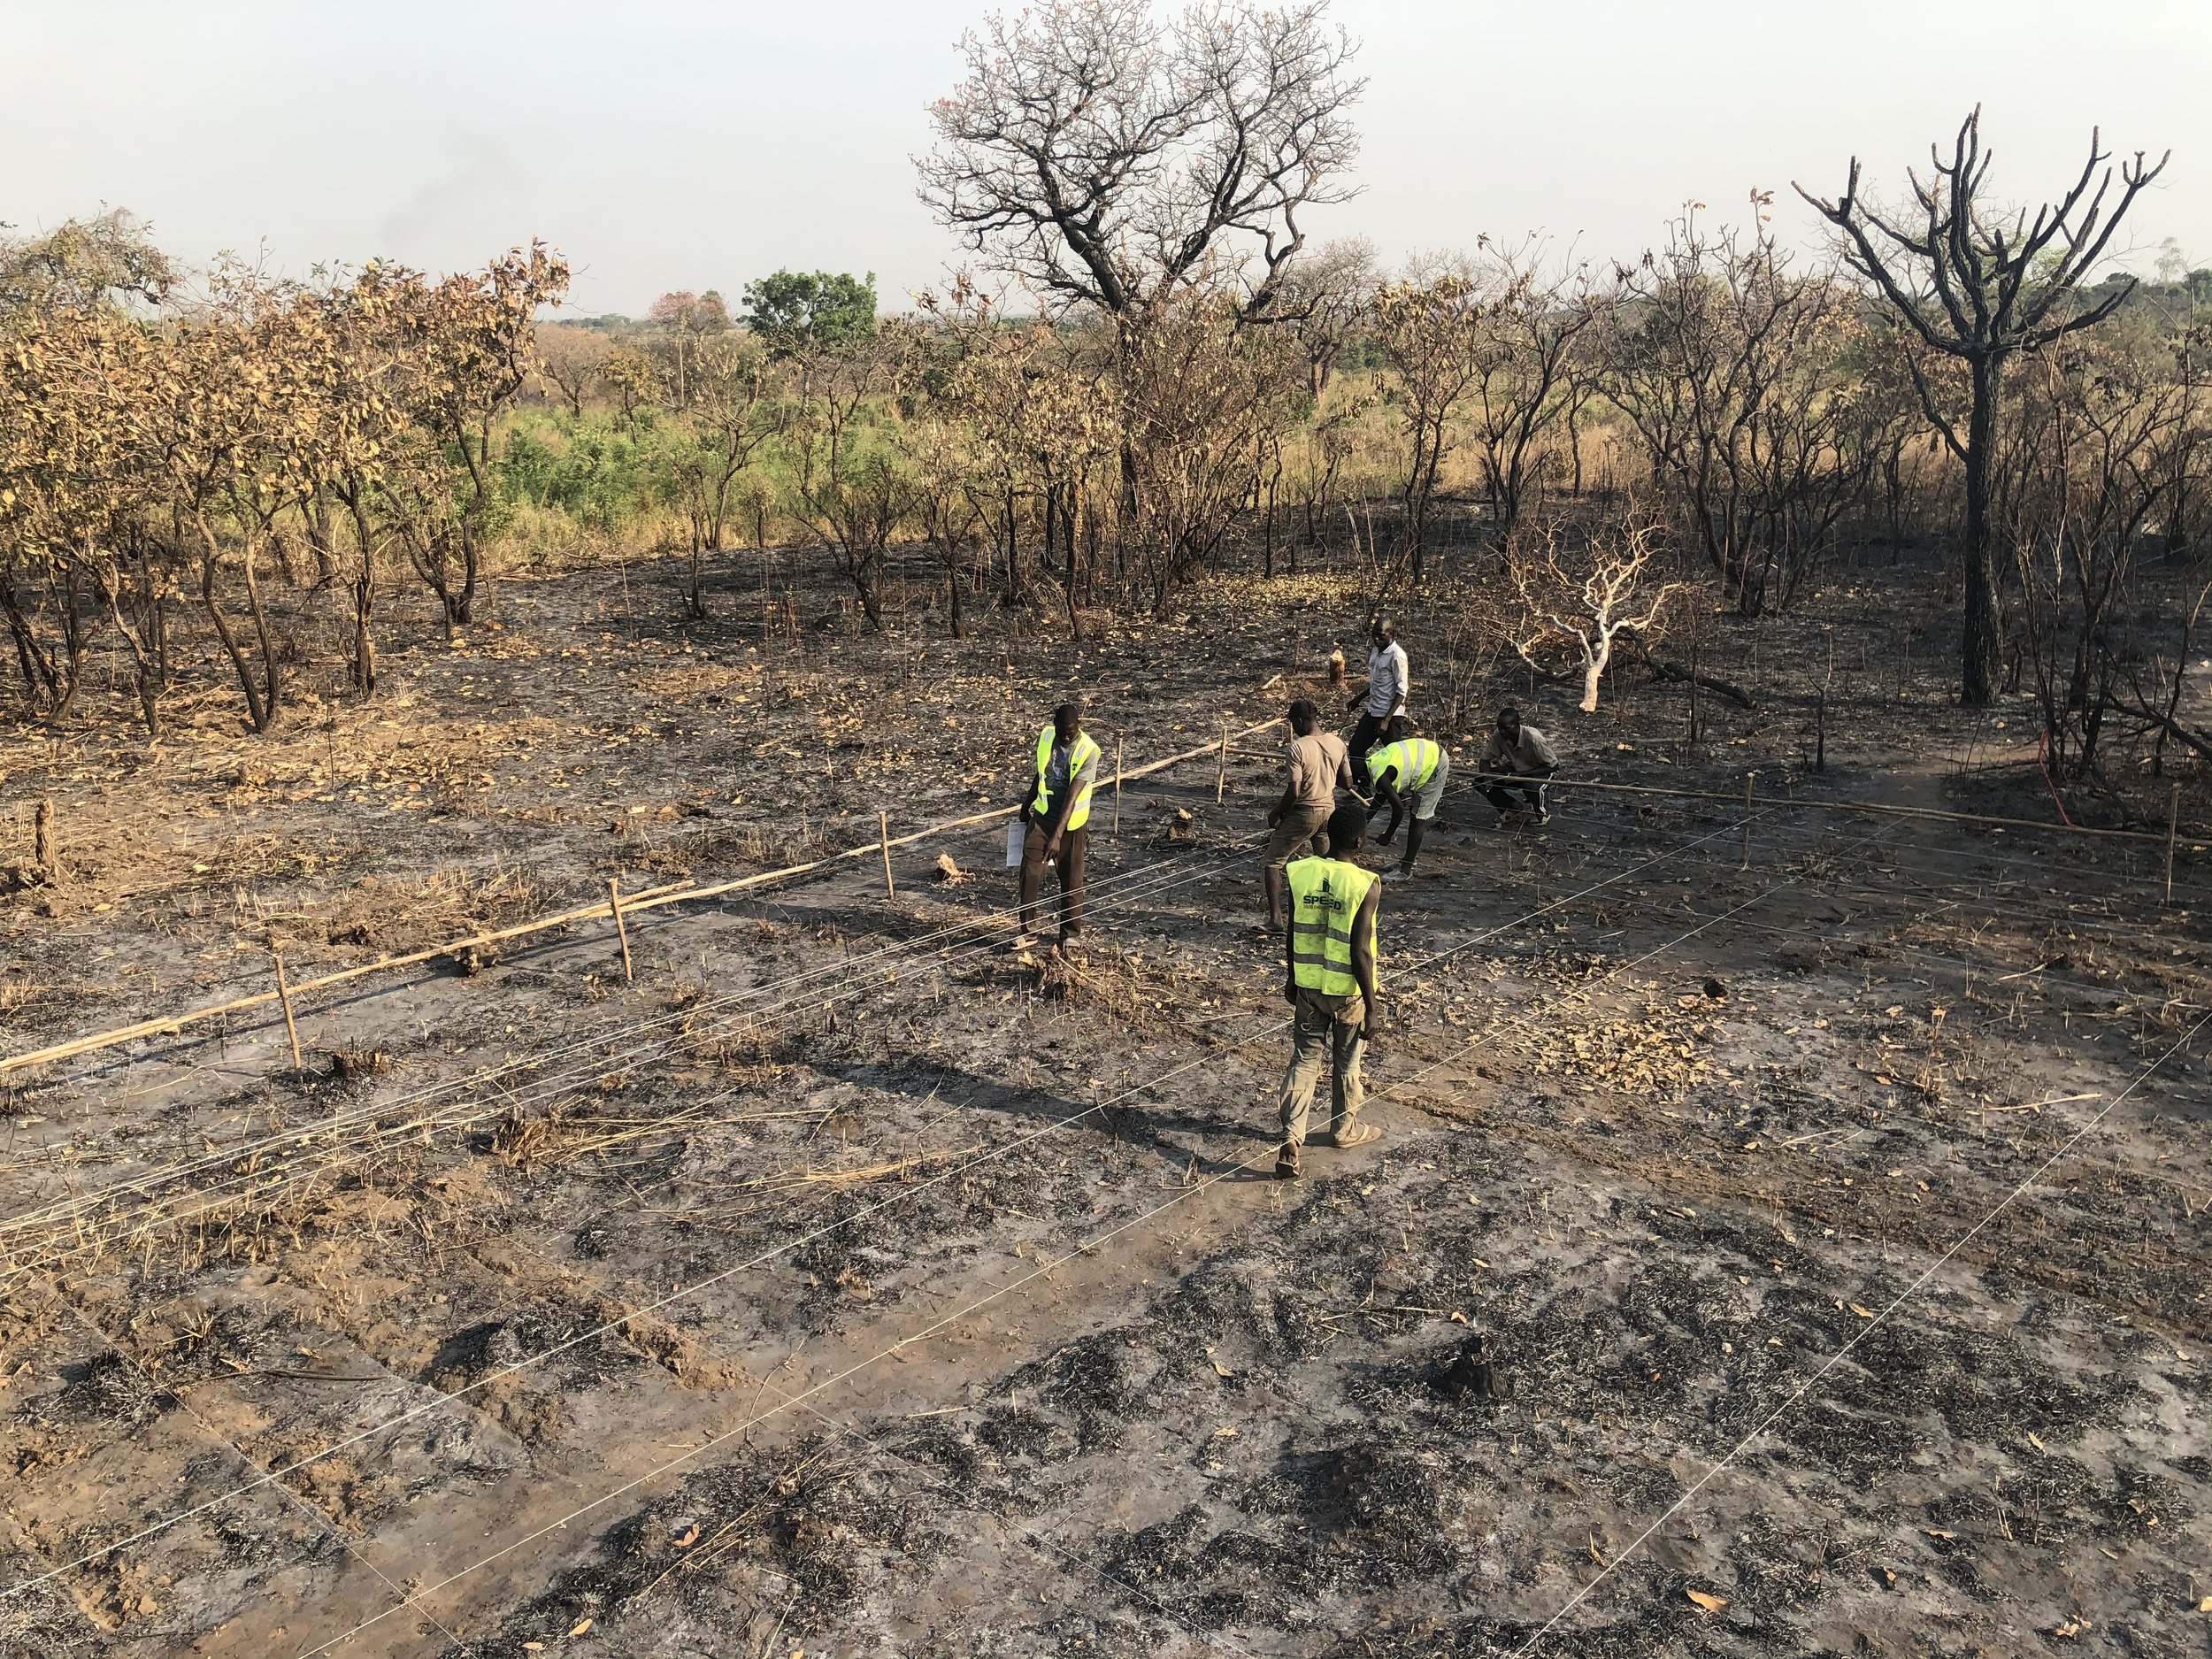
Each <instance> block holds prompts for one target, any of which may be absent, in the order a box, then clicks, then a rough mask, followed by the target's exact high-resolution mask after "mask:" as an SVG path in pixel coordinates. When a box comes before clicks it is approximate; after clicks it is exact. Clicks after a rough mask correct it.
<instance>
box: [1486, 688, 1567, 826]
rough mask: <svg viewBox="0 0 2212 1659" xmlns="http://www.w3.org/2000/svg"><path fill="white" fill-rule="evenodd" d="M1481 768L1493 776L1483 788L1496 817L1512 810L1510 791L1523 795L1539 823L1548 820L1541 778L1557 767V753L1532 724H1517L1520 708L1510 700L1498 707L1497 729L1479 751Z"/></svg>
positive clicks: (1549, 818)
mask: <svg viewBox="0 0 2212 1659" xmlns="http://www.w3.org/2000/svg"><path fill="white" fill-rule="evenodd" d="M1482 769H1483V771H1485V772H1490V773H1494V774H1496V775H1494V776H1493V777H1492V778H1491V779H1490V780H1488V781H1487V783H1486V785H1485V787H1484V788H1483V794H1485V795H1488V796H1489V797H1490V804H1491V805H1492V806H1494V807H1495V808H1497V809H1498V821H1499V822H1500V823H1503V822H1504V821H1505V818H1506V815H1507V814H1508V813H1509V812H1512V811H1514V810H1516V808H1515V806H1514V804H1513V792H1514V791H1515V790H1519V791H1520V792H1521V794H1522V795H1525V797H1526V798H1527V801H1528V810H1529V811H1530V812H1531V813H1532V814H1533V815H1534V817H1535V819H1536V821H1537V822H1538V823H1539V824H1548V823H1550V822H1551V813H1550V812H1549V810H1547V809H1546V807H1545V805H1544V780H1545V779H1547V778H1548V777H1550V776H1551V775H1552V773H1554V772H1557V771H1558V770H1559V756H1558V754H1557V753H1556V752H1555V750H1554V749H1553V748H1552V746H1551V741H1550V740H1549V739H1548V738H1547V737H1546V736H1545V735H1544V734H1543V733H1541V732H1540V731H1538V730H1537V729H1536V728H1535V727H1534V726H1524V725H1522V724H1521V711H1520V710H1518V709H1516V708H1514V707H1512V706H1511V705H1510V704H1509V705H1508V706H1506V707H1505V708H1502V709H1501V710H1498V729H1497V730H1496V731H1495V732H1494V733H1491V734H1490V746H1489V747H1488V748H1487V749H1484V750H1483V751H1482Z"/></svg>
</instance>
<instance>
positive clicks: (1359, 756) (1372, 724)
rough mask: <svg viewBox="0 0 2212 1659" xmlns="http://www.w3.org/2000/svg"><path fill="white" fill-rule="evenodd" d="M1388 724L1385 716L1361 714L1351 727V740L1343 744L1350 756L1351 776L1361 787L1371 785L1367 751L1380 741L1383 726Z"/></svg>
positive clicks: (1364, 787)
mask: <svg viewBox="0 0 2212 1659" xmlns="http://www.w3.org/2000/svg"><path fill="white" fill-rule="evenodd" d="M1389 724H1390V721H1389V719H1388V718H1387V717H1386V716H1381V715H1373V714H1363V715H1361V716H1360V717H1359V724H1358V725H1357V726H1354V727H1353V728H1352V741H1350V742H1348V743H1347V744H1345V746H1344V748H1345V750H1346V752H1347V753H1348V754H1349V755H1350V756H1351V758H1352V776H1353V778H1354V779H1356V780H1357V781H1358V784H1359V787H1361V788H1363V789H1366V788H1371V787H1373V780H1371V779H1370V778H1369V777H1368V775H1367V751H1368V750H1369V749H1372V748H1374V747H1375V745H1376V744H1378V743H1379V742H1381V741H1382V734H1383V727H1385V726H1388V725H1389Z"/></svg>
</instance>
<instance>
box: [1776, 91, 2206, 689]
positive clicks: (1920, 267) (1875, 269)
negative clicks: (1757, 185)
mask: <svg viewBox="0 0 2212 1659" xmlns="http://www.w3.org/2000/svg"><path fill="white" fill-rule="evenodd" d="M1981 115H1982V112H1981V108H1980V106H1979V105H1977V106H1976V107H1975V109H1974V111H1973V113H1972V114H1970V115H1969V116H1968V117H1967V118H1966V120H1965V122H1964V124H1963V125H1962V126H1961V127H1960V128H1959V131H1958V137H1957V138H1956V140H1955V141H1954V142H1953V145H1952V150H1951V157H1950V159H1949V160H1945V159H1944V157H1943V156H1942V154H1941V152H1940V151H1939V150H1935V149H1933V148H1932V147H1931V149H1930V150H1929V162H1930V166H1931V169H1932V171H1931V173H1930V175H1929V176H1928V177H1927V178H1926V179H1922V178H1921V176H1920V175H1919V174H1918V173H1916V172H1913V173H1907V174H1906V178H1907V179H1908V180H1909V183H1910V186H1911V191H1912V204H1911V209H1910V219H1905V218H1902V217H1900V218H1897V219H1892V218H1890V217H1886V216H1885V214H1883V213H1882V212H1880V211H1877V210H1876V209H1874V208H1872V207H1870V206H1868V205H1867V204H1865V203H1864V202H1863V201H1861V200H1860V199H1859V162H1858V157H1852V159H1851V172H1850V177H1849V179H1848V180H1847V182H1846V184H1845V186H1844V191H1843V195H1842V196H1841V198H1840V199H1839V200H1837V201H1833V202H1830V201H1824V200H1823V199H1822V198H1820V197H1818V196H1814V195H1812V194H1811V193H1810V192H1809V191H1808V190H1807V189H1806V188H1804V186H1802V185H1799V186H1797V187H1796V189H1797V193H1798V194H1799V195H1800V196H1803V197H1804V198H1805V200H1806V201H1808V202H1809V203H1810V204H1812V205H1813V206H1814V208H1816V210H1817V211H1819V212H1820V214H1821V216H1822V217H1823V218H1824V219H1827V220H1828V221H1829V223H1831V224H1832V225H1833V226H1835V227H1836V228H1837V229H1838V230H1839V231H1840V232H1841V233H1842V234H1843V238H1844V242H1845V249H1846V257H1847V258H1848V259H1849V261H1850V263H1851V264H1852V265H1853V266H1854V267H1855V269H1856V270H1857V271H1858V272H1859V273H1860V274H1861V275H1863V277H1865V278H1866V279H1867V280H1869V281H1870V282H1871V283H1872V284H1873V285H1874V287H1875V288H1876V289H1877V290H1878V291H1879V293H1880V294H1881V296H1882V297H1883V298H1884V299H1886V301H1887V302H1888V303H1890V305H1891V306H1893V308H1894V309H1895V310H1896V311H1897V313H1898V315H1899V316H1901V317H1902V318H1903V319H1904V320H1905V321H1906V323H1907V324H1908V325H1909V326H1911V328H1912V330H1913V332H1914V333H1915V334H1917V335H1919V337H1920V338H1921V340H1923V341H1924V342H1926V344H1927V345H1928V346H1929V347H1930V348H1931V349H1934V350H1936V351H1939V352H1942V353H1944V354H1946V355H1947V356H1949V357H1955V358H1957V359H1958V360H1959V361H1960V362H1961V363H1962V364H1963V365H1964V366H1965V368H1966V371H1967V376H1968V380H1969V381H1970V388H1971V395H1970V401H1969V405H1968V413H1967V419H1966V431H1965V433H1964V434H1963V435H1962V434H1960V432H1959V430H1958V426H1957V424H1956V422H1955V421H1954V420H1953V419H1951V418H1950V416H1949V414H1948V413H1947V411H1946V410H1945V409H1944V408H1943V406H1942V401H1941V400H1940V399H1939V398H1938V397H1937V396H1935V394H1934V391H1933V389H1932V388H1930V387H1929V385H1928V384H1927V381H1926V380H1925V378H1924V377H1918V378H1919V384H1920V388H1921V395H1922V399H1923V401H1924V403H1925V405H1926V409H1927V414H1928V419H1930V420H1932V422H1934V424H1935V426H1936V430H1937V431H1938V432H1939V433H1941V434H1942V435H1943V442H1944V443H1945V444H1946V446H1947V447H1948V448H1949V449H1950V451H1951V453H1952V454H1953V455H1954V456H1955V457H1958V460H1959V463H1960V465H1961V466H1962V467H1963V468H1964V470H1965V474H1966V546H1965V549H1964V552H1965V566H1966V621H1965V627H1964V630H1963V633H1962V638H1961V641H1960V649H1959V657H1960V664H1959V665H1960V680H1961V684H1960V692H1961V696H1962V700H1963V701H1964V702H1966V703H1969V704H1972V705H1985V704H1987V703H1993V702H1994V701H1995V700H1996V697H1997V689H1998V676H1999V671H2000V668H2001V659H2002V653H2003V636H2002V630H2001V625H2000V623H1999V619H1998V613H1997V563H1996V555H1995V552H1994V549H1993V547H1992V545H1991V538H1990V524H1989V467H1990V457H1991V452H1992V449H1993V442H1994V436H1995V433H1996V428H1997V417H1998V403H1999V400H2000V397H2001V392H2002V389H2003V376H2004V370H2005V365H2006V364H2007V362H2008V360H2009V359H2010V358H2011V357H2012V356H2013V355H2014V354H2015V353H2016V352H2020V351H2033V350H2035V349H2037V348H2039V347H2040V346H2045V345H2048V344H2049V343H2050V342H2053V341H2055V340H2056V339H2058V338H2059V337H2060V336H2061V335H2062V334H2070V333H2072V332H2074V331H2075V330H2077V329H2082V328H2087V327H2091V326H2093V325H2095V324H2097V323H2100V322H2101V321H2103V320H2104V319H2106V318H2107V317H2108V316H2110V315H2111V314H2112V312H2113V311H2114V310H2115V309H2116V307H2117V306H2118V305H2119V303H2120V302H2121V301H2122V300H2124V299H2125V298H2126V297H2127V296H2128V295H2129V293H2130V292H2131V291H2132V290H2133V288H2134V286H2135V284H2134V281H2133V280H2132V279H2130V280H2126V281H2123V282H2118V283H2115V284H2112V285H2110V286H2109V287H2108V288H2107V289H2106V290H2105V291H2104V292H2103V293H2102V294H2101V296H2099V297H2097V298H2096V299H2095V300H2093V301H2091V302H2088V303H2072V302H2071V301H2070V296H2072V295H2073V294H2074V292H2075V290H2076V289H2077V288H2078V287H2079V286H2080V284H2081V281H2082V280H2083V279H2084V278H2085V277H2086V276H2087V275H2088V274H2089V273H2091V272H2092V271H2093V270H2095V269H2096V268H2097V266H2098V265H2100V264H2101V263H2102V261H2103V259H2104V256H2105V250H2106V249H2107V248H2108V247H2109V246H2110V244H2111V242H2112V235H2113V233H2114V232H2115V231H2116V230H2117V229H2118V228H2119V225H2120V221H2121V220H2122V219H2124V218H2125V217H2126V215H2127V211H2128V209H2129V208H2130V207H2131V206H2132V205H2133V204H2134V202H2135V198H2136V196H2139V194H2141V192H2142V191H2143V189H2144V188H2146V187H2147V185H2149V183H2150V182H2151V180H2154V179H2155V178H2156V177H2158V175H2159V174H2160V173H2162V172H2164V171H2165V167H2166V162H2167V161H2168V159H2170V157H2171V154H2172V152H2171V151H2169V152H2168V153H2167V155H2166V156H2163V157H2160V158H2159V160H2158V162H2157V164H2156V165H2151V164H2149V163H2147V161H2146V160H2145V158H2144V156H2145V152H2143V151H2142V150H2138V151H2136V153H2135V159H2134V160H2133V161H2131V162H2125V163H2123V164H2122V165H2121V166H2120V169H2119V180H2120V196H2119V199H2118V200H2117V201H2116V202H2112V203H2111V204H2110V211H2109V212H2107V211H2106V208H2107V198H2108V196H2109V195H2110V193H2111V188H2112V181H2113V170H2112V169H2111V168H2110V167H2109V166H2108V165H2105V164H2106V163H2108V161H2109V160H2110V159H2111V157H2110V155H2109V153H2108V152H2107V151H2106V150H2102V149H2101V148H2100V147H2099V143H2098V136H2097V133H2096V132H2095V130H2094V129H2093V130H2092V131H2091V133H2090V134H2089V159H2088V161H2087V163H2086V164H2085V165H2084V166H2083V168H2082V171H2081V176H2080V177H2079V178H2078V179H2077V180H2075V181H2074V184H2073V187H2072V188H2070V189H2069V190H2068V191H2067V192H2066V194H2065V195H2064V196H2062V197H2061V198H2060V199H2059V201H2058V202H2057V203H2056V204H2048V203H2047V204H2044V205H2042V206H2040V207H2039V208H2037V209H2036V210H2035V216H2034V218H2033V219H2030V218H2029V216H2028V213H2027V210H2026V209H2024V208H2023V209H2021V210H2019V211H2017V212H2016V213H2014V214H2013V215H2012V216H2011V218H2010V222H2009V224H2008V223H2007V222H2006V219H2005V216H2004V215H2003V213H2002V212H2001V211H1997V210H1993V207H1992V204H1990V203H1989V201H1988V200H1987V196H1986V186H1987V183H1988V179H1989V166H1990V162H1991V161H1992V159H1993V157H1991V156H1990V155H1987V154H1985V153H1984V151H1983V150H1982V139H1981ZM2100 169H2101V170H2102V171H2101V172H2100Z"/></svg>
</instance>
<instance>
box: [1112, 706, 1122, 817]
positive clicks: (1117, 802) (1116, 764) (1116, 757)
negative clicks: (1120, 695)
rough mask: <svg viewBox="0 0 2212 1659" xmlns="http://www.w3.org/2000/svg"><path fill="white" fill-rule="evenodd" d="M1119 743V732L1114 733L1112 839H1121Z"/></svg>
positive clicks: (1120, 737)
mask: <svg viewBox="0 0 2212 1659" xmlns="http://www.w3.org/2000/svg"><path fill="white" fill-rule="evenodd" d="M1121 741H1122V736H1121V733H1119V732H1117V733H1114V839H1115V840H1116V841H1119V840H1120V839H1121Z"/></svg>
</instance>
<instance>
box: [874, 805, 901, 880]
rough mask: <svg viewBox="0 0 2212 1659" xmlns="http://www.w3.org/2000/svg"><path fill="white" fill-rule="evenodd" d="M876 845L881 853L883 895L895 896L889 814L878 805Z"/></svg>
mask: <svg viewBox="0 0 2212 1659" xmlns="http://www.w3.org/2000/svg"><path fill="white" fill-rule="evenodd" d="M876 847H877V849H878V850H879V851H880V852H881V853H882V854H883V896H884V897H885V898H887V899H890V898H896V897H897V896H898V891H899V890H898V888H896V887H894V886H892V885H891V815H890V814H889V813H888V812H887V811H885V810H882V809H881V808H880V807H879V808H878V809H877V810H876Z"/></svg>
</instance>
